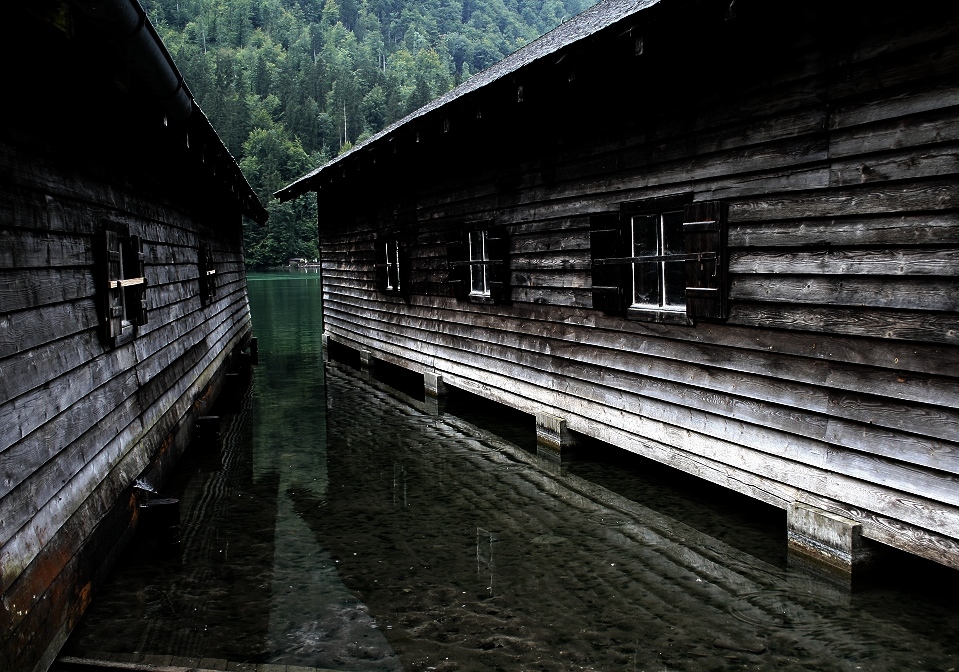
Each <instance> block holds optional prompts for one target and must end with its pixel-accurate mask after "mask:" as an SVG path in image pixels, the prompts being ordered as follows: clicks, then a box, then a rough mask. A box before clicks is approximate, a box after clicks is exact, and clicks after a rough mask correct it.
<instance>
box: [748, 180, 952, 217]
mask: <svg viewBox="0 0 959 672" xmlns="http://www.w3.org/2000/svg"><path fill="white" fill-rule="evenodd" d="M757 195H758V194H757ZM955 209H959V184H957V183H956V181H955V180H923V181H919V182H911V183H902V184H896V185H866V186H861V187H848V188H844V189H829V190H819V191H814V192H809V193H797V194H783V195H774V196H772V197H768V198H750V199H741V200H738V201H735V202H731V203H730V204H729V221H730V222H754V221H767V222H768V221H773V220H784V219H808V218H811V217H845V216H853V217H855V216H861V215H871V214H892V213H904V214H906V213H914V212H921V211H938V210H955Z"/></svg>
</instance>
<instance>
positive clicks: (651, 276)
mask: <svg viewBox="0 0 959 672" xmlns="http://www.w3.org/2000/svg"><path fill="white" fill-rule="evenodd" d="M658 232H659V217H657V216H656V215H640V216H637V217H633V256H634V257H640V256H649V255H655V254H657V253H658V249H657V244H656V242H657V238H658V235H657V234H658ZM659 268H660V264H659V263H658V262H655V261H653V262H646V263H640V264H633V300H632V303H633V305H643V306H658V305H660V296H659Z"/></svg>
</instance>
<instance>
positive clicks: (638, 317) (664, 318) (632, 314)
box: [626, 308, 693, 326]
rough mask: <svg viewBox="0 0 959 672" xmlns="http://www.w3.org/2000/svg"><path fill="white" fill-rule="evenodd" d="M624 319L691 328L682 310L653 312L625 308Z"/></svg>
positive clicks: (652, 310)
mask: <svg viewBox="0 0 959 672" xmlns="http://www.w3.org/2000/svg"><path fill="white" fill-rule="evenodd" d="M626 319H627V320H635V321H637V322H658V323H660V324H682V325H686V326H692V325H693V323H692V322H690V321H689V320H688V319H687V318H686V311H684V310H655V309H649V308H627V309H626Z"/></svg>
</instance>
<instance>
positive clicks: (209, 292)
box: [197, 243, 216, 306]
mask: <svg viewBox="0 0 959 672" xmlns="http://www.w3.org/2000/svg"><path fill="white" fill-rule="evenodd" d="M197 267H198V268H199V270H200V300H201V301H202V303H203V305H204V306H206V305H209V304H210V303H212V302H213V298H214V297H215V296H216V264H215V263H214V261H213V250H211V249H210V248H209V247H208V246H207V245H206V244H204V243H200V249H199V250H198V252H197Z"/></svg>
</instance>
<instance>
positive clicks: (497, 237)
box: [486, 227, 512, 303]
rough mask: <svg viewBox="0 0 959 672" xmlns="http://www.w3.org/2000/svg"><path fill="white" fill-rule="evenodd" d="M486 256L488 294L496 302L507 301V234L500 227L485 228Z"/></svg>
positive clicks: (508, 295) (508, 284)
mask: <svg viewBox="0 0 959 672" xmlns="http://www.w3.org/2000/svg"><path fill="white" fill-rule="evenodd" d="M486 256H487V257H489V262H490V263H489V295H490V298H491V299H493V301H495V302H496V303H509V301H510V299H511V298H512V296H511V292H510V283H509V279H510V268H509V234H508V233H507V231H506V229H504V228H502V227H496V228H489V229H487V230H486Z"/></svg>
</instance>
